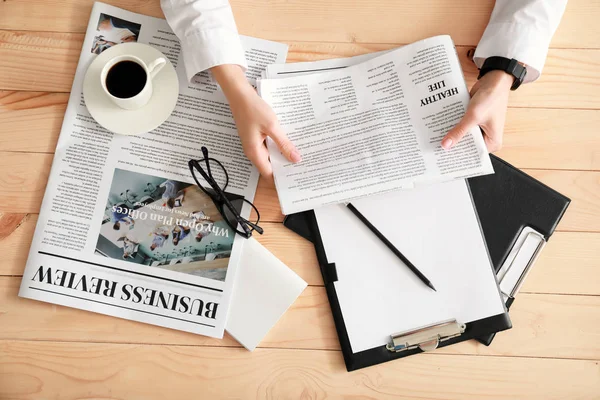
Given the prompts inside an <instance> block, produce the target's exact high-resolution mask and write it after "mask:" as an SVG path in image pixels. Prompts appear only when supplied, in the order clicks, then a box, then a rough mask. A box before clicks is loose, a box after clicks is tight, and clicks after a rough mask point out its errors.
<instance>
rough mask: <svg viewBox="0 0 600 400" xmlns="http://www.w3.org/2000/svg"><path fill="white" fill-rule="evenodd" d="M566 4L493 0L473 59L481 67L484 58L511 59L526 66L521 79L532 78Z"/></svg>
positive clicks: (537, 74)
mask: <svg viewBox="0 0 600 400" xmlns="http://www.w3.org/2000/svg"><path fill="white" fill-rule="evenodd" d="M566 6H567V0H496V5H495V6H494V10H493V11H492V16H491V17H490V22H489V23H488V26H487V28H486V29H485V32H484V33H483V36H482V38H481V40H480V41H479V45H478V46H477V50H476V51H475V55H474V57H473V61H474V62H475V64H476V65H477V67H479V68H481V66H482V65H483V62H484V61H485V59H486V58H488V57H492V56H499V57H506V58H514V59H516V60H518V61H520V62H522V63H524V64H526V65H527V76H526V77H525V82H531V81H534V80H536V79H537V78H539V77H540V74H541V73H542V69H543V68H544V63H545V62H546V55H547V54H548V47H550V40H551V39H552V35H554V32H555V31H556V28H557V27H558V24H559V23H560V19H561V18H562V15H563V13H564V12H565V7H566Z"/></svg>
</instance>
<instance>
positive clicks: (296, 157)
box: [290, 150, 302, 163]
mask: <svg viewBox="0 0 600 400" xmlns="http://www.w3.org/2000/svg"><path fill="white" fill-rule="evenodd" d="M290 158H291V159H292V162H295V163H297V162H300V161H302V157H301V156H300V153H298V150H294V151H292V152H291V153H290Z"/></svg>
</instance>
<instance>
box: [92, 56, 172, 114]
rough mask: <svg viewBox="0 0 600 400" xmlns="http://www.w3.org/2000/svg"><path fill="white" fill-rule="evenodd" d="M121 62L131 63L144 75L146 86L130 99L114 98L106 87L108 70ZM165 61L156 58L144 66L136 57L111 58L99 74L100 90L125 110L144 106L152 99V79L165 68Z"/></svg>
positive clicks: (161, 58) (162, 58)
mask: <svg viewBox="0 0 600 400" xmlns="http://www.w3.org/2000/svg"><path fill="white" fill-rule="evenodd" d="M122 61H133V62H135V63H136V64H138V65H139V66H141V67H142V68H143V69H144V72H145V73H146V84H145V85H144V87H143V89H142V90H141V91H140V92H139V93H138V94H136V95H135V96H132V97H126V98H124V97H116V96H113V95H112V94H111V93H110V92H109V91H108V88H107V87H106V77H107V75H108V72H109V71H110V69H111V68H112V67H113V66H115V65H116V64H117V63H120V62H122ZM166 63H167V60H166V59H165V58H164V57H158V58H157V59H155V60H154V61H152V62H151V63H149V64H146V63H145V62H144V61H143V60H141V59H140V58H138V57H136V56H132V55H120V56H116V57H113V58H111V59H110V60H108V61H107V62H106V64H105V65H104V67H103V68H102V73H101V74H100V80H101V84H102V89H103V90H104V93H106V95H107V96H108V97H109V98H110V99H111V100H112V101H113V103H115V104H116V105H117V106H119V107H121V108H124V109H126V110H136V109H138V108H141V107H143V106H145V105H146V104H147V103H148V101H150V98H151V97H152V80H153V79H154V77H155V76H156V75H157V74H158V73H159V72H160V70H161V69H162V68H163V67H164V66H165V64H166Z"/></svg>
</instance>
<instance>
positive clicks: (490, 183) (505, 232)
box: [284, 155, 570, 371]
mask: <svg viewBox="0 0 600 400" xmlns="http://www.w3.org/2000/svg"><path fill="white" fill-rule="evenodd" d="M490 157H491V160H492V165H493V166H494V170H495V174H493V175H486V176H481V177H475V178H470V179H468V180H467V183H468V186H469V189H470V192H471V197H472V200H473V203H474V205H475V209H476V212H477V215H478V217H479V222H480V224H481V228H482V231H483V234H484V237H485V241H486V244H487V248H488V252H489V255H490V259H491V261H492V265H493V268H494V270H495V271H496V272H498V271H499V270H500V268H501V267H502V265H503V264H504V262H505V260H506V259H507V257H508V256H509V253H511V250H512V249H513V247H514V246H515V243H516V241H517V238H518V237H519V235H520V234H521V232H522V231H523V229H524V228H526V227H529V228H532V229H533V230H535V231H537V232H539V233H540V234H541V235H542V236H543V238H544V239H545V240H548V239H549V238H550V236H551V235H552V233H553V232H554V230H555V228H556V226H557V225H558V223H559V221H560V219H561V218H562V216H563V214H564V213H565V211H566V209H567V207H568V205H569V203H570V199H569V198H567V197H565V196H563V195H561V194H560V193H558V192H556V191H555V190H553V189H551V188H549V187H548V186H546V185H544V184H542V183H541V182H539V181H537V180H535V179H534V178H532V177H530V176H529V175H527V174H525V173H524V172H522V171H520V170H518V169H517V168H515V167H513V166H512V165H510V164H508V163H507V162H505V161H503V160H502V159H500V158H498V157H495V156H493V155H490ZM284 225H285V226H286V227H287V228H289V229H291V230H292V231H294V232H296V233H297V234H299V235H300V236H302V237H304V238H305V239H307V240H309V241H311V242H312V243H313V244H314V246H315V250H316V253H317V258H318V261H319V265H320V268H321V274H322V275H323V281H324V283H325V288H326V291H327V296H328V298H329V303H330V306H331V309H332V313H333V318H334V322H335V325H336V329H337V333H338V336H339V340H340V344H341V348H342V353H343V355H344V360H345V362H346V368H347V369H348V371H351V370H355V369H359V368H364V367H367V366H370V365H374V364H378V363H382V362H385V361H390V360H393V359H396V358H400V357H404V356H407V355H411V354H415V353H418V352H421V351H422V350H421V349H420V348H418V347H417V348H414V349H410V350H405V351H402V352H391V351H389V349H387V348H386V346H381V347H379V348H373V349H369V350H365V351H362V352H358V353H353V352H352V349H351V346H350V341H349V338H348V333H347V331H346V328H345V325H344V320H343V316H342V312H341V308H340V304H339V301H338V298H337V295H336V291H335V286H334V285H333V282H335V281H336V280H337V276H336V271H335V266H334V265H332V264H329V263H328V261H327V258H326V256H325V253H324V249H323V243H322V241H321V237H320V233H319V230H318V225H317V221H316V218H315V214H314V212H313V211H305V212H302V213H297V214H291V215H288V216H286V217H285V220H284ZM513 300H514V298H513V297H509V298H508V300H507V302H506V306H507V309H508V308H509V307H510V305H511V304H512V302H513ZM467 325H468V326H467V329H466V330H465V331H464V332H463V333H462V334H460V336H457V337H454V338H450V339H448V340H445V341H443V342H440V343H439V347H442V346H447V345H451V344H454V343H457V342H460V341H464V340H467V339H477V340H478V341H480V342H481V343H484V344H486V345H489V344H490V343H491V341H492V339H493V338H494V335H495V333H496V332H499V331H501V330H505V329H509V328H511V322H510V319H509V318H508V314H507V313H505V314H500V315H496V316H493V317H489V318H485V319H482V320H479V321H475V322H473V323H471V324H467Z"/></svg>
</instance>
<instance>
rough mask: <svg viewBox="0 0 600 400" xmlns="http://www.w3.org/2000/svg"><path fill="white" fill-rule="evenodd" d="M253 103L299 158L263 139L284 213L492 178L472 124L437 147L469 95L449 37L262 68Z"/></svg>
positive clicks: (462, 113)
mask: <svg viewBox="0 0 600 400" xmlns="http://www.w3.org/2000/svg"><path fill="white" fill-rule="evenodd" d="M258 87H259V91H260V94H261V96H262V97H263V98H264V99H265V100H266V101H267V102H268V103H269V104H270V105H271V106H272V107H273V109H274V111H275V112H276V114H277V116H278V117H279V119H280V123H281V125H282V127H283V129H284V130H285V132H286V133H287V135H288V136H289V138H290V139H291V140H292V142H294V144H295V145H296V146H297V148H298V149H299V151H300V154H301V155H302V161H301V162H300V163H297V164H292V163H290V162H289V161H287V160H286V159H285V157H284V156H283V155H282V154H281V152H280V151H279V150H278V149H277V146H276V145H275V143H274V142H273V141H271V140H269V141H268V147H269V153H270V155H271V163H272V164H273V174H274V176H275V185H276V187H277V194H278V195H279V201H280V204H281V209H282V211H283V213H284V214H291V213H295V212H300V211H305V210H310V209H314V208H317V207H321V206H324V205H327V204H332V203H341V202H347V201H350V200H352V199H355V198H359V197H363V196H368V195H373V194H378V193H384V192H387V191H391V190H397V189H403V188H404V189H406V188H410V187H414V186H417V185H423V184H429V183H435V182H444V181H448V180H453V179H462V178H468V177H472V176H477V175H485V174H490V173H493V168H492V164H491V161H490V158H489V155H488V152H487V150H486V146H485V143H484V140H483V137H482V134H481V131H480V129H479V128H478V127H476V128H473V129H472V130H471V131H470V132H468V133H467V135H465V137H464V138H463V139H462V140H461V141H460V142H459V143H458V144H457V145H455V146H454V147H453V148H452V149H451V150H444V149H443V148H442V147H441V145H440V143H441V141H442V138H443V137H444V136H445V135H446V133H447V132H448V131H449V130H450V129H451V128H452V127H453V126H454V125H456V123H457V122H458V121H459V120H460V118H462V116H463V115H464V113H465V111H466V108H467V105H468V103H469V98H470V97H469V92H468V90H467V86H466V83H465V80H464V76H463V73H462V69H461V67H460V63H459V60H458V56H457V54H456V50H455V48H454V44H453V42H452V40H451V39H450V37H449V36H436V37H432V38H429V39H425V40H422V41H419V42H416V43H413V44H411V45H407V46H404V47H401V48H398V49H395V50H391V51H384V52H378V53H374V54H367V55H362V56H358V57H353V58H347V59H337V60H326V61H317V62H312V63H298V64H282V65H272V66H269V67H267V71H266V72H265V73H264V74H263V79H261V80H259V83H258Z"/></svg>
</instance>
